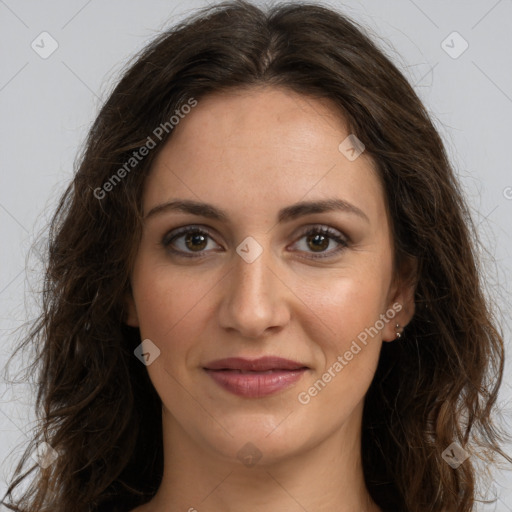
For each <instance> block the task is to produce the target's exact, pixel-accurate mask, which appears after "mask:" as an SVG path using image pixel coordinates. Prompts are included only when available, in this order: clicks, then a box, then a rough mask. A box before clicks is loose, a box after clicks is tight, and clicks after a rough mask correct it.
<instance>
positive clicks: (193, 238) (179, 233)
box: [161, 226, 349, 258]
mask: <svg viewBox="0 0 512 512" xmlns="http://www.w3.org/2000/svg"><path fill="white" fill-rule="evenodd" d="M304 238H305V248H304V249H303V251H304V252H313V254H312V255H311V256H308V257H311V258H327V257H330V256H333V255H335V254H338V253H340V252H341V251H343V250H344V249H345V248H346V247H348V245H349V243H348V240H346V239H345V238H344V237H343V235H342V234H341V233H340V232H339V231H337V230H335V229H332V228H330V227H328V226H313V227H310V228H308V229H307V230H306V231H304V232H303V233H302V234H301V235H300V239H299V240H298V241H297V242H295V244H294V245H297V244H299V242H300V241H301V240H302V239H304ZM209 239H210V240H212V241H213V239H212V237H211V235H210V233H209V232H208V231H206V230H204V229H201V228H199V227H197V226H185V227H183V228H180V229H177V230H175V231H171V232H170V233H168V234H167V235H165V236H164V238H163V239H162V242H161V243H162V245H163V247H164V248H166V249H168V250H169V251H170V252H172V253H174V254H177V255H178V256H184V257H187V258H195V257H201V256H202V255H203V254H205V253H206V252H207V251H206V249H208V245H209V243H208V242H209ZM214 244H215V245H217V248H219V247H220V246H219V245H218V244H216V243H215V242H214ZM336 244H337V247H336V248H335V249H333V250H330V251H327V250H326V249H328V248H329V246H330V245H336ZM210 249H211V248H210Z"/></svg>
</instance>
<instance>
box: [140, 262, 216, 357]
mask: <svg viewBox="0 0 512 512" xmlns="http://www.w3.org/2000/svg"><path fill="white" fill-rule="evenodd" d="M148 259H149V258H148ZM190 272H194V270H191V271H190ZM190 272H177V271H174V272H170V271H169V266H168V265H165V264H164V265H162V263H161V262H160V263H159V264H155V265H151V262H149V261H144V259H141V261H140V263H139V264H138V266H137V267H136V268H135V270H134V273H133V279H132V288H133V294H134V300H135V303H136V305H137V315H138V320H139V326H140V332H141V337H142V339H145V338H149V339H151V341H153V342H154V343H155V344H156V345H157V346H158V347H159V348H160V350H161V355H162V356H164V358H165V359H169V360H170V359H171V358H170V357H168V354H169V353H170V352H172V353H174V354H175V353H176V352H183V351H186V350H187V348H188V347H189V345H190V344H191V343H193V340H197V339H200V332H201V331H202V330H204V322H203V319H204V321H206V318H207V316H208V315H209V314H210V310H209V308H210V305H209V299H208V294H209V293H210V292H212V291H213V288H214V287H215V286H216V285H217V286H218V285H219V283H218V279H214V278H213V276H211V275H209V274H208V273H207V272H198V271H197V269H196V270H195V273H194V275H193V276H192V275H191V274H190ZM171 347H172V351H171V350H170V348H171ZM173 360H175V358H174V359H173Z"/></svg>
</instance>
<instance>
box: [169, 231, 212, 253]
mask: <svg viewBox="0 0 512 512" xmlns="http://www.w3.org/2000/svg"><path fill="white" fill-rule="evenodd" d="M210 240H211V241H212V242H213V238H212V237H211V235H210V233H208V232H207V231H205V230H203V229H200V228H197V227H194V226H187V227H185V228H182V229H178V230H176V231H171V232H170V233H168V234H167V235H165V236H164V238H163V239H162V242H161V243H162V245H163V246H164V248H166V249H168V250H169V251H171V252H172V253H174V254H178V255H181V256H185V257H194V256H196V255H197V256H202V255H203V254H204V253H206V252H207V251H205V249H206V248H207V247H208V244H209V242H210ZM215 245H217V244H215ZM218 247H219V246H218V245H217V248H218ZM194 253H195V254H194Z"/></svg>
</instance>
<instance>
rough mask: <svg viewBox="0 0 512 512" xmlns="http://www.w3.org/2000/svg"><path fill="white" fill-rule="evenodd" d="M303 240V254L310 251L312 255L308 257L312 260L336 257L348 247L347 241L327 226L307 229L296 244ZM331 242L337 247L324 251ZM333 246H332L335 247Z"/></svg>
mask: <svg viewBox="0 0 512 512" xmlns="http://www.w3.org/2000/svg"><path fill="white" fill-rule="evenodd" d="M303 238H305V249H304V250H305V252H309V249H311V250H312V252H313V254H312V255H311V256H308V257H312V258H313V259H314V258H328V257H331V256H333V255H336V254H338V253H340V252H341V251H343V250H344V249H345V248H346V247H348V245H349V244H348V240H346V239H345V238H344V237H343V235H342V234H341V233H340V232H339V231H337V230H335V229H332V228H330V227H328V226H313V227H310V228H309V229H307V230H306V231H305V232H303V233H302V234H301V237H300V239H299V241H298V242H296V244H299V242H300V241H301V240H302V239H303ZM331 242H335V244H337V247H336V248H335V249H333V250H330V251H326V249H328V248H329V246H330V245H331ZM335 244H334V245H335Z"/></svg>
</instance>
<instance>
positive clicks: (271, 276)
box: [221, 244, 287, 337]
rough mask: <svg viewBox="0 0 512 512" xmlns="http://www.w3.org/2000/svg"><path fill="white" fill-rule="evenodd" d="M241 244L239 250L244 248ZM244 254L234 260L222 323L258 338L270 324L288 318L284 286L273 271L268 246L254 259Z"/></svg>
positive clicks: (226, 326) (224, 303)
mask: <svg viewBox="0 0 512 512" xmlns="http://www.w3.org/2000/svg"><path fill="white" fill-rule="evenodd" d="M241 246H242V247H241V248H239V250H240V249H243V244H241ZM253 249H254V247H253ZM250 250H251V249H249V251H247V253H248V254H249V253H250ZM241 254H242V256H240V255H239V254H237V255H236V256H235V258H234V260H233V266H234V268H233V269H232V271H231V272H230V278H229V279H230V281H229V286H228V292H227V294H225V296H224V298H223V304H222V308H221V324H222V326H223V327H224V328H227V329H236V330H237V331H239V333H240V334H242V335H244V336H247V337H257V336H259V335H261V334H263V333H264V331H265V330H266V329H268V328H269V327H276V326H279V325H282V324H283V323H284V322H285V321H286V318H287V315H286V305H285V303H284V300H283V297H282V295H281V294H282V291H283V289H282V284H281V283H280V281H279V279H277V277H276V275H275V273H274V271H273V270H272V268H273V266H274V265H273V255H272V251H271V250H270V249H269V248H264V249H263V251H261V253H260V254H259V256H258V257H256V258H255V259H254V260H252V259H251V258H245V257H244V253H243V252H242V253H241Z"/></svg>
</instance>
